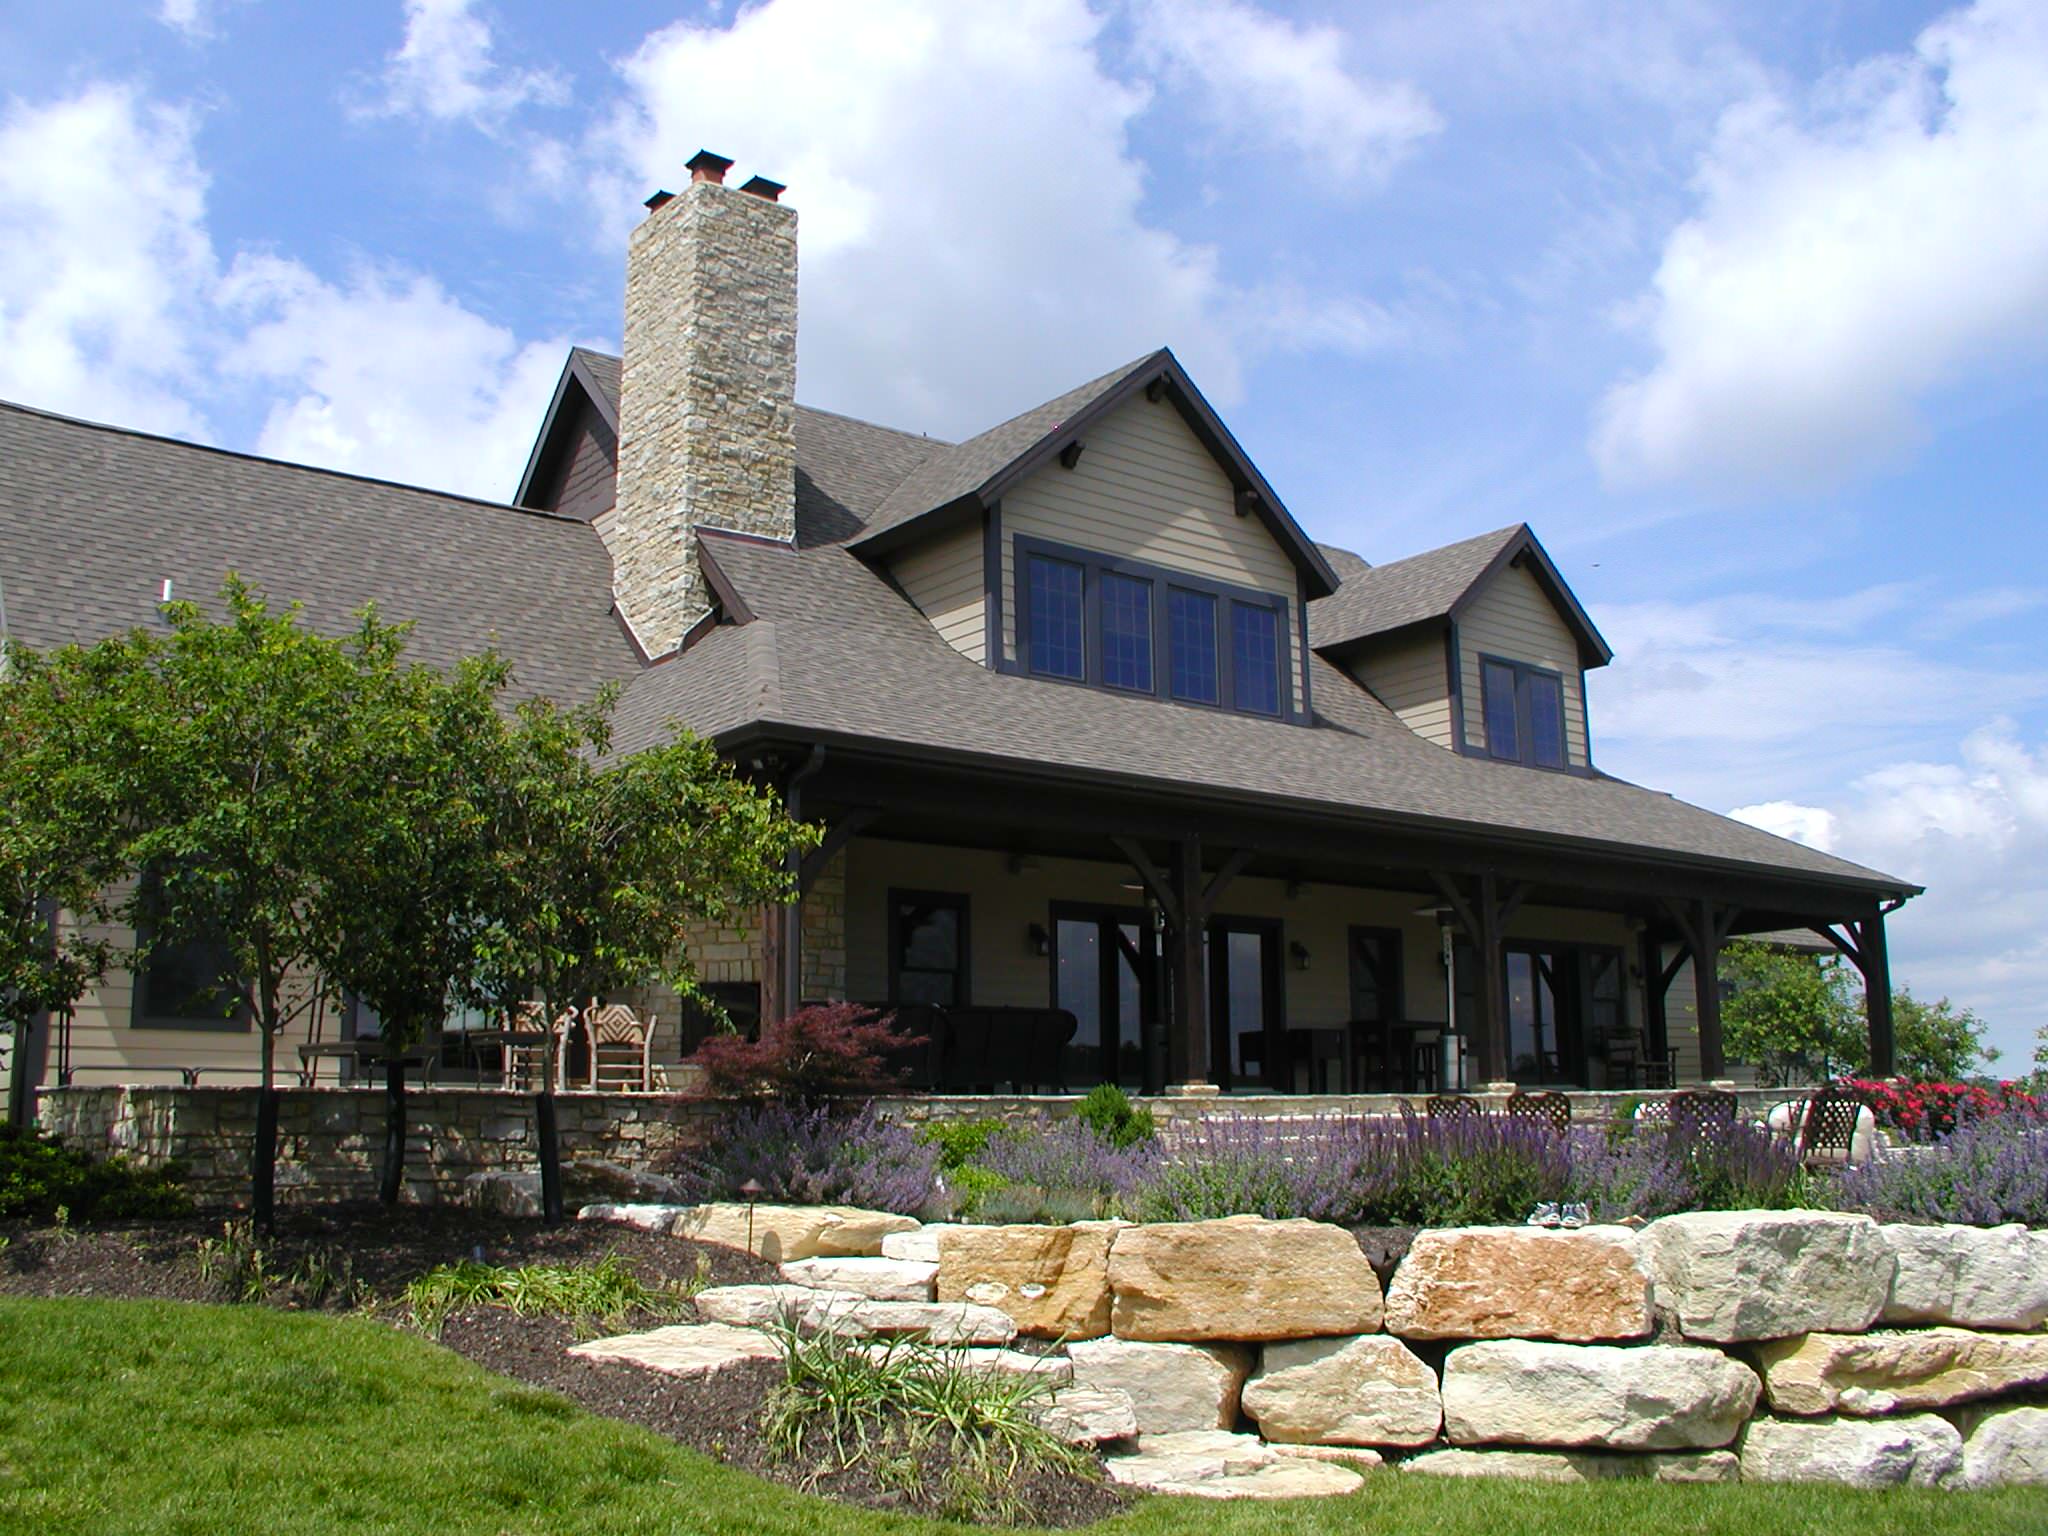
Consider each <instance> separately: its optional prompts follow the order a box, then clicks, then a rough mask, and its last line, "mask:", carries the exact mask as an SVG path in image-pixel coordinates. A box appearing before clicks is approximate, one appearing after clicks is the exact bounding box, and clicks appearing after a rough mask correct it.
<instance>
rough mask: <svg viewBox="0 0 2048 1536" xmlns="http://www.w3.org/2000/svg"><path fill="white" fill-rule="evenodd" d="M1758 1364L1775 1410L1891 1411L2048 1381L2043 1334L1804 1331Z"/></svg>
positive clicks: (1763, 1351)
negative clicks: (1805, 1332) (1803, 1335)
mask: <svg viewBox="0 0 2048 1536" xmlns="http://www.w3.org/2000/svg"><path fill="white" fill-rule="evenodd" d="M1757 1363H1758V1364H1759V1365H1760V1366H1761V1367H1762V1368H1763V1373H1764V1395H1765V1396H1766V1397H1767V1398H1768V1399H1769V1400H1770V1404H1771V1407H1772V1408H1773V1409H1774V1410H1775V1411H1777V1412H1779V1413H1797V1414H1821V1413H1853V1414H1858V1415H1869V1414H1877V1413H1898V1412H1901V1411H1904V1410H1910V1409H1916V1408H1945V1407H1947V1406H1949V1405H1950V1404H1952V1403H1966V1402H1969V1401H1971V1400H1973V1399H1975V1398H1980V1397H1996V1396H1998V1395H1999V1394H2000V1393H2004V1392H2012V1391H2015V1390H2017V1389H2019V1388H2021V1387H2030V1386H2036V1385H2039V1384H2041V1383H2044V1382H2048V1334H2039V1333H1972V1332H1971V1331H1970V1330H1969V1329H1967V1328H1918V1329H1914V1330H1912V1331H1911V1332H1905V1333H1893V1332H1886V1333H1809V1334H1807V1335H1806V1336H1805V1337H1804V1338H1798V1339H1780V1340H1778V1341H1777V1342H1775V1343H1771V1344H1765V1345H1763V1346H1761V1347H1760V1348H1759V1349H1758V1351H1757Z"/></svg>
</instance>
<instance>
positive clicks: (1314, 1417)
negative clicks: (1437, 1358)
mask: <svg viewBox="0 0 2048 1536" xmlns="http://www.w3.org/2000/svg"><path fill="white" fill-rule="evenodd" d="M1244 1411H1245V1412H1246V1413H1248V1414H1250V1415H1251V1416H1252V1417H1253V1418H1254V1419H1256V1420H1257V1421H1258V1425H1259V1433H1260V1434H1262V1435H1264V1436H1265V1437H1266V1438H1267V1439H1268V1440H1279V1441H1287V1442H1291V1443H1293V1444H1297V1445H1427V1444H1428V1443H1429V1442H1430V1441H1432V1440H1434V1439H1435V1438H1436V1432H1437V1430H1438V1429H1439V1428H1441V1427H1442V1425H1443V1399H1442V1398H1441V1396H1440V1395H1439V1394H1438V1392H1437V1386H1436V1372H1435V1371H1433V1370H1431V1369H1430V1368H1429V1367H1428V1366H1427V1365H1425V1364H1423V1363H1422V1361H1421V1360H1419V1359H1417V1358H1416V1356H1415V1353H1414V1352H1413V1351H1412V1350H1410V1349H1409V1348H1408V1346H1407V1345H1405V1344H1403V1343H1402V1342H1401V1341H1400V1340H1399V1339H1393V1338H1388V1337H1387V1336H1386V1335H1385V1334H1363V1335H1360V1336H1358V1337H1356V1338H1349V1339H1299V1340H1294V1341H1290V1342H1287V1343H1281V1344H1268V1345H1267V1346H1266V1348H1265V1351H1264V1353H1263V1355H1262V1357H1261V1359H1260V1362H1259V1369H1258V1373H1257V1374H1256V1375H1254V1376H1253V1377H1252V1378H1251V1379H1250V1380H1249V1381H1247V1382H1246V1383H1245V1388H1244Z"/></svg>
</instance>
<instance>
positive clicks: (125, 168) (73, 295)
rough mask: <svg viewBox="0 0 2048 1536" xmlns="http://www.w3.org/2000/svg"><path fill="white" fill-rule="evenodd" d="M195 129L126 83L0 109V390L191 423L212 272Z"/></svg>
mask: <svg viewBox="0 0 2048 1536" xmlns="http://www.w3.org/2000/svg"><path fill="white" fill-rule="evenodd" d="M192 131H193V123H192V120H191V118H190V117H189V116H188V115H187V114H185V113H182V112H178V111H174V110H171V109H169V108H165V107H160V106H156V105H152V104H151V103H149V102H146V101H144V100H143V99H142V98H141V97H140V96H139V95H138V94H137V93H136V92H135V91H134V90H133V89H131V88H129V87H127V86H122V85H104V84H103V85H93V86H89V87H87V88H86V89H84V90H83V91H80V92H79V93H78V94H77V95H74V96H71V97H69V98H67V99H65V100H61V101H57V102H54V103H51V104H49V105H47V106H31V105H28V104H25V103H22V102H19V101H15V102H10V103H8V104H7V106H6V108H5V110H4V112H0V396H4V397H6V398H9V399H16V400H25V401H30V402H33V403H35V404H38V405H42V406H45V407H47V408H48V409H51V410H57V411H66V412H70V413H72V414H75V415H81V416H91V417H94V418H97V419H108V418H111V419H115V420H118V421H121V422H123V423H125V424H127V425H130V426H136V427H142V428H146V429H151V430H155V431H162V432H186V431H190V430H192V429H193V428H194V427H195V426H196V425H197V424H198V421H199V416H198V414H197V412H196V411H195V410H194V409H193V407H192V406H191V404H190V403H189V400H190V395H191V386H192V383H193V380H194V377H195V373H196V370H197V369H198V367H199V362H200V359H199V356H198V348H196V346H195V343H194V336H193V333H194V330H195V328H197V327H198V326H200V325H201V324H202V323H203V319H204V299H203V297H202V295H203V294H204V293H205V292H206V290H207V289H208V288H209V287H210V286H211V284H212V282H213V280H214V276H215V272H216V268H215V264H214V253H213V247H212V244H211V242H210V241H209V240H208V239H207V235H206V230H205V228H204V225H203V221H202V218H201V213H202V209H203V207H204V205H205V200H206V176H205V174H204V173H203V172H202V171H201V170H200V168H199V164H198V161H197V159H196V157H195V156H194V154H193V151H192Z"/></svg>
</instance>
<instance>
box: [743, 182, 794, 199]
mask: <svg viewBox="0 0 2048 1536" xmlns="http://www.w3.org/2000/svg"><path fill="white" fill-rule="evenodd" d="M740 190H741V191H742V192H751V193H753V194H754V196H756V197H765V198H767V199H768V201H769V202H771V203H772V202H775V201H776V200H777V199H779V198H780V197H781V196H782V194H783V193H785V192H787V191H788V190H789V188H788V187H786V186H784V185H783V184H782V183H781V182H779V181H770V180H769V179H768V178H767V177H766V176H754V177H750V178H749V179H748V181H747V184H746V185H745V186H743V187H741V188H740Z"/></svg>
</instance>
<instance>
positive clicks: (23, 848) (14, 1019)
mask: <svg viewBox="0 0 2048 1536" xmlns="http://www.w3.org/2000/svg"><path fill="white" fill-rule="evenodd" d="M81 696H83V698H84V699H85V700H87V701H88V703H89V704H90V703H93V702H97V699H98V695H97V693H96V691H95V690H94V688H93V685H92V679H91V677H90V676H89V675H80V669H79V668H78V667H77V666H75V665H61V664H60V665H54V666H53V665H52V664H51V663H49V662H47V661H45V660H44V659H43V658H42V657H40V656H39V655H37V654H36V653H34V652H33V651H30V650H27V649H25V648H22V647H9V648H7V649H6V650H4V651H0V1074H4V1073H5V1071H6V1069H7V1068H8V1067H9V1066H10V1064H11V1065H12V1068H13V1077H12V1078H11V1079H9V1082H10V1088H12V1089H15V1090H17V1091H11V1092H10V1093H9V1095H8V1097H7V1099H6V1101H5V1102H4V1103H0V1120H7V1119H13V1118H16V1117H19V1118H21V1119H24V1120H26V1119H27V1118H29V1117H30V1116H31V1115H32V1113H33V1106H32V1105H31V1104H30V1103H29V1102H28V1100H27V1094H26V1089H27V1078H26V1076H25V1075H24V1072H23V1064H22V1062H21V1061H20V1059H19V1058H20V1054H21V1052H22V1050H23V1048H24V1047H25V1046H26V1045H27V1043H28V1031H29V1030H30V1029H31V1028H32V1027H33V1025H34V1021H35V1020H36V1018H37V1017H38V1016H39V1015H43V1014H45V1013H50V1014H55V1013H62V1012H67V1011H69V1010H70V1009H71V1008H73V1007H75V1006H76V1005H77V1003H78V1000H79V998H81V997H83V996H84V995H85V993H86V991H87V990H88V989H89V988H91V987H92V986H93V985H94V984H95V983H97V982H98V981H99V980H100V979H101V978H102V977H103V976H105V975H106V973H107V971H108V969H109V968H110V967H111V966H112V964H113V963H114V960H115V958H116V953H115V950H114V947H113V946H112V945H111V944H110V943H109V942H108V941H107V940H106V938H105V937H104V936H103V935H102V934H101V933H97V932H95V931H94V930H93V927H92V925H93V924H96V923H100V922H104V921H105V920H107V919H108V918H109V917H111V915H112V911H111V907H110V903H109V898H108V893H109V891H110V890H111V889H112V888H113V887H114V886H115V884H116V883H117V882H119V881H120V879H121V878H122V876H123V875H125V874H126V873H127V872H128V864H127V859H126V853H125V845H126V837H125V834H124V829H123V826H122V823H121V820H120V818H119V807H118V805H117V803H116V795H115V786H114V785H112V784H111V783H110V782H109V781H108V779H107V778H106V777H105V775H104V774H103V773H101V772H100V771H99V764H98V762H97V756H96V753H95V752H93V751H88V750H82V747H81V744H82V743H84V742H89V741H90V740H91V739H92V736H93V733H94V732H95V731H96V730H97V729H98V728H99V724H100V722H99V721H98V719H97V718H96V712H95V713H89V711H88V708H82V707H81V705H80V702H79V701H80V698H81ZM60 913H61V914H64V915H65V916H66V917H67V919H68V921H65V922H63V923H61V924H60V922H59V920H58V919H59V914H60Z"/></svg>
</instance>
